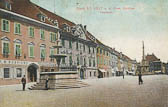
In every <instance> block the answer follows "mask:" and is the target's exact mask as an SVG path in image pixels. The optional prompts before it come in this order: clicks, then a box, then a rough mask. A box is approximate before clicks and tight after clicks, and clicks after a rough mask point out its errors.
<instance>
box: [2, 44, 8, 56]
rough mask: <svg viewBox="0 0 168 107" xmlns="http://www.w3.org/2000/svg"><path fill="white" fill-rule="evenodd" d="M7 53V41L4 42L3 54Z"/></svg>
mask: <svg viewBox="0 0 168 107" xmlns="http://www.w3.org/2000/svg"><path fill="white" fill-rule="evenodd" d="M8 53H9V43H4V47H3V54H8Z"/></svg>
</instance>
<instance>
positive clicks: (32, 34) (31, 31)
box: [29, 26, 34, 37]
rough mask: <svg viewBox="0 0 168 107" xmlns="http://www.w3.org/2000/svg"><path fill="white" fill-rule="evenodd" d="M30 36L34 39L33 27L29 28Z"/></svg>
mask: <svg viewBox="0 0 168 107" xmlns="http://www.w3.org/2000/svg"><path fill="white" fill-rule="evenodd" d="M29 36H30V37H34V28H33V27H31V26H30V27H29Z"/></svg>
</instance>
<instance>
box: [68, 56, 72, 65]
mask: <svg viewBox="0 0 168 107" xmlns="http://www.w3.org/2000/svg"><path fill="white" fill-rule="evenodd" d="M69 65H70V66H72V56H69Z"/></svg>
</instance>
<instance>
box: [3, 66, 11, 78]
mask: <svg viewBox="0 0 168 107" xmlns="http://www.w3.org/2000/svg"><path fill="white" fill-rule="evenodd" d="M9 77H10V73H9V68H4V78H9Z"/></svg>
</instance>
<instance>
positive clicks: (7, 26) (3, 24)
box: [1, 19, 10, 32]
mask: <svg viewBox="0 0 168 107" xmlns="http://www.w3.org/2000/svg"><path fill="white" fill-rule="evenodd" d="M1 30H2V31H5V32H9V31H10V22H9V21H8V20H6V19H2V20H1Z"/></svg>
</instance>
